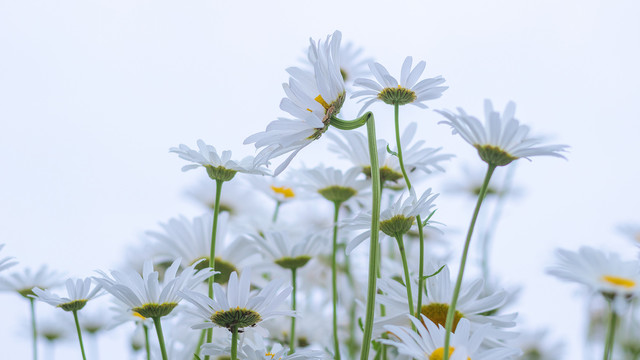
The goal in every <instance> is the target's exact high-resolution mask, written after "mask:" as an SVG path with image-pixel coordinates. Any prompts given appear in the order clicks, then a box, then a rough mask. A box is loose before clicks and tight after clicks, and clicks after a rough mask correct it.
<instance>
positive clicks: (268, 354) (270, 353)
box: [264, 352, 276, 359]
mask: <svg viewBox="0 0 640 360" xmlns="http://www.w3.org/2000/svg"><path fill="white" fill-rule="evenodd" d="M264 356H271V358H272V359H273V357H274V356H276V354H274V353H272V352H268V353H266V354H264Z"/></svg>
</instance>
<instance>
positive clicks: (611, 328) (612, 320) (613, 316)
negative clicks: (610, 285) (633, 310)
mask: <svg viewBox="0 0 640 360" xmlns="http://www.w3.org/2000/svg"><path fill="white" fill-rule="evenodd" d="M608 302H609V325H608V326H607V337H606V339H605V343H604V357H603V359H604V360H610V359H612V357H613V344H614V338H615V333H616V323H617V320H618V314H617V313H616V312H615V310H614V309H613V304H612V300H609V301H608Z"/></svg>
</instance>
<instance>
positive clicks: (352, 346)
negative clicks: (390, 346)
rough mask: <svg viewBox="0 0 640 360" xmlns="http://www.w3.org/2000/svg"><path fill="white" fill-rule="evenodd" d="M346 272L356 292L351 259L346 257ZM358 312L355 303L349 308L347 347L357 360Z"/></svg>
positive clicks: (350, 284)
mask: <svg viewBox="0 0 640 360" xmlns="http://www.w3.org/2000/svg"><path fill="white" fill-rule="evenodd" d="M344 272H345V275H346V276H347V281H348V283H349V287H350V288H351V289H352V291H355V290H356V281H355V279H354V278H353V274H351V265H350V263H349V257H347V256H345V257H344ZM356 310H357V305H356V302H355V301H354V302H352V304H351V306H350V307H349V320H350V321H349V341H348V347H347V349H348V350H349V359H355V356H356V351H357V350H358V344H357V343H356V323H357V319H356Z"/></svg>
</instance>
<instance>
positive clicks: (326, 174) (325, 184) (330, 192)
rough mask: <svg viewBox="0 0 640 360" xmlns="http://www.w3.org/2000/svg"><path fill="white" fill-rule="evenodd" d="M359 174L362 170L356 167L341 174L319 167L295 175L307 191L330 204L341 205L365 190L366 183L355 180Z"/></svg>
mask: <svg viewBox="0 0 640 360" xmlns="http://www.w3.org/2000/svg"><path fill="white" fill-rule="evenodd" d="M361 173H362V170H361V169H360V168H358V167H352V168H351V169H349V170H347V171H346V172H344V173H343V172H342V170H339V169H335V168H332V167H329V168H325V167H324V166H323V165H320V166H317V167H315V168H313V169H303V170H300V171H298V173H297V175H298V177H299V178H301V180H302V181H303V182H302V186H303V187H304V188H306V189H307V190H309V191H312V192H314V193H318V194H320V195H321V196H322V197H324V198H325V199H327V200H329V201H331V202H334V203H343V202H345V201H347V200H349V199H351V198H352V197H353V196H356V195H358V194H359V193H361V192H362V191H363V190H364V189H365V188H367V186H368V184H367V182H366V181H363V180H356V179H357V177H358V176H359V175H360V174H361Z"/></svg>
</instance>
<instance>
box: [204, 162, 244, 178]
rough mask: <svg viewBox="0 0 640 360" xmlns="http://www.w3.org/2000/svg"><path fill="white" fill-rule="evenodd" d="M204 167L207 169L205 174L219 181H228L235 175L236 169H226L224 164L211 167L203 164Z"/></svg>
mask: <svg viewBox="0 0 640 360" xmlns="http://www.w3.org/2000/svg"><path fill="white" fill-rule="evenodd" d="M204 168H205V169H207V174H209V177H210V178H211V179H212V180H220V181H229V180H231V179H233V177H234V176H236V173H237V171H235V170H231V169H227V168H226V167H224V166H217V167H213V166H211V165H204Z"/></svg>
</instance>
